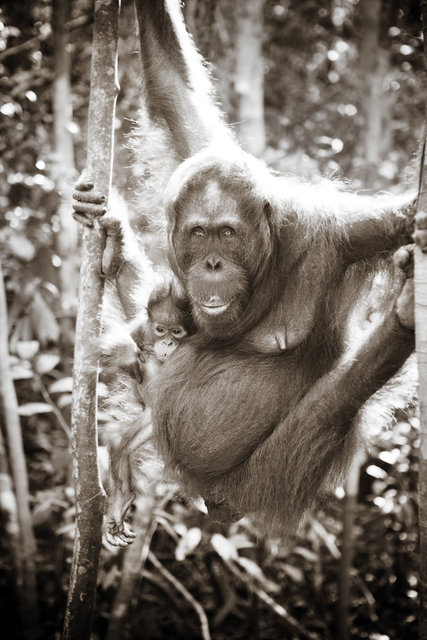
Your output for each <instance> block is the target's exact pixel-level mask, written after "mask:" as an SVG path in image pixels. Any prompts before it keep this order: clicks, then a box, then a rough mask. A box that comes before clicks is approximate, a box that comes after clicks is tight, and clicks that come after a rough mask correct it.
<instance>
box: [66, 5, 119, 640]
mask: <svg viewBox="0 0 427 640" xmlns="http://www.w3.org/2000/svg"><path fill="white" fill-rule="evenodd" d="M118 15H119V0H95V16H94V31H93V49H92V61H91V88H90V99H89V119H88V145H87V176H88V178H90V179H91V180H93V182H94V187H95V189H96V191H98V192H101V193H103V194H105V195H106V196H107V198H108V195H109V191H110V185H111V170H112V158H113V130H114V128H113V124H114V113H115V103H116V97H117V93H118V84H117V70H116V67H117V40H118ZM103 247H104V236H103V233H102V231H101V229H100V228H98V227H96V228H94V229H84V231H83V239H82V263H81V271H80V292H79V308H78V314H77V326H76V341H75V351H74V374H73V407H72V451H73V459H74V465H73V468H74V484H75V490H76V517H77V525H76V538H75V543H74V555H73V564H72V569H71V578H70V588H69V594H68V601H67V607H66V612H65V621H64V633H63V638H64V640H85V639H87V638H89V637H90V631H91V623H92V612H93V602H94V597H95V589H96V580H97V573H98V562H99V552H100V546H101V524H102V517H103V510H104V496H103V491H102V488H101V483H100V478H99V473H98V464H97V429H96V387H97V368H96V363H93V362H90V359H89V358H88V353H89V352H90V351H92V352H93V345H94V343H95V341H96V340H97V339H98V336H99V332H100V316H101V300H102V291H103V283H102V280H101V278H100V277H99V274H100V272H101V259H102V252H103Z"/></svg>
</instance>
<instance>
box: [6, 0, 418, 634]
mask: <svg viewBox="0 0 427 640" xmlns="http://www.w3.org/2000/svg"><path fill="white" fill-rule="evenodd" d="M242 3H243V4H244V0H238V1H237V2H231V1H229V0H206V1H203V0H187V2H186V3H185V6H184V13H185V16H186V20H187V24H188V25H189V27H190V29H191V31H192V33H193V34H194V36H195V40H196V42H197V44H198V47H199V48H200V50H201V51H202V53H203V55H204V56H205V57H206V58H207V59H208V60H209V61H210V62H211V64H212V67H211V72H212V75H213V77H214V78H215V79H216V85H217V88H218V94H219V98H220V101H221V103H222V104H223V105H224V108H225V111H226V117H227V120H228V122H229V123H230V125H231V126H232V127H233V128H234V129H235V131H236V135H238V136H239V135H240V134H241V131H240V128H239V118H240V114H241V110H242V102H243V101H244V99H245V95H247V94H248V93H249V94H250V95H251V94H252V89H253V87H252V85H251V84H250V83H249V84H248V81H247V77H245V76H244V75H243V73H244V71H241V69H242V68H243V67H242V65H241V60H240V57H241V56H242V55H243V56H244V55H247V53H245V49H244V47H243V48H241V47H240V46H237V44H236V43H237V41H238V38H235V37H234V36H235V34H236V32H238V30H239V29H240V28H241V20H242V13H241V9H242V7H241V5H242ZM370 3H371V5H372V4H374V5H377V7H378V9H379V13H378V15H377V18H378V20H377V22H376V23H375V22H374V23H373V22H372V16H370V15H369V7H368V6H367V5H369V4H370ZM60 5H61V3H60V2H59V0H52V1H51V0H32V2H29V1H28V0H22V1H20V2H15V3H11V2H6V3H1V4H0V211H1V215H0V252H1V264H2V268H3V272H4V281H5V286H6V294H7V302H8V323H9V325H8V326H9V328H8V337H9V352H10V366H11V372H12V375H13V379H14V382H15V389H16V394H17V399H18V404H19V416H20V421H21V427H22V435H23V445H24V450H25V455H26V462H27V472H28V477H29V491H30V506H31V514H32V525H33V529H34V532H35V536H36V542H37V552H36V554H35V563H36V571H37V596H38V609H39V611H38V615H39V635H40V637H42V638H46V639H49V638H55V637H58V634H59V633H60V630H61V626H62V616H63V610H64V604H65V599H66V595H67V584H68V580H69V571H70V563H71V557H72V549H73V540H74V524H75V514H74V491H73V488H72V479H71V456H70V440H69V436H70V431H69V430H70V426H69V425H70V403H71V383H72V379H71V368H72V346H73V324H74V319H75V313H76V305H77V296H76V291H77V284H78V283H77V269H78V262H79V253H78V247H77V237H76V236H75V238H73V237H72V236H73V233H74V234H76V233H77V232H76V230H74V231H72V229H71V227H69V226H68V225H67V218H66V216H70V219H71V211H70V208H69V200H67V198H68V195H67V194H68V191H69V188H70V186H71V184H72V182H73V181H74V180H75V179H76V178H77V176H78V174H79V172H80V171H81V170H82V169H83V168H84V166H85V157H86V131H87V111H88V100H89V72H90V56H91V42H92V23H93V7H92V2H91V0H74V2H73V3H65V5H67V6H68V5H69V7H68V8H69V15H67V16H66V20H65V30H64V34H63V40H62V42H59V43H58V41H57V39H56V38H55V37H54V36H57V35H58V30H57V25H56V23H55V22H54V20H55V11H58V8H59V7H60ZM260 7H261V14H262V20H263V21H262V23H261V25H258V27H259V26H261V28H259V29H258V32H259V34H260V38H261V42H260V46H261V50H262V67H261V73H262V80H263V83H261V85H260V86H261V87H263V89H262V92H263V94H262V100H261V103H262V109H263V112H262V113H261V115H260V114H259V110H258V112H257V114H258V115H257V117H258V125H257V126H260V127H261V128H262V131H261V134H262V136H264V137H263V138H262V139H263V140H264V148H263V149H262V156H263V157H264V158H265V159H266V161H267V162H268V163H269V164H271V165H272V166H273V167H274V168H276V169H278V170H280V171H285V172H290V173H296V174H298V175H303V176H307V177H312V176H317V175H324V176H328V177H330V176H334V177H337V178H341V179H343V180H347V179H348V180H350V181H351V183H352V184H353V185H354V186H355V187H356V188H358V189H364V190H369V191H371V190H378V189H389V190H392V191H396V192H399V191H402V190H403V189H405V188H408V186H410V187H414V186H415V187H416V185H417V180H418V165H419V160H418V155H419V147H420V140H421V137H422V127H423V116H424V110H425V102H424V95H423V55H422V38H421V23H420V17H419V12H420V10H419V2H418V1H417V0H382V1H380V0H277V1H276V0H265V2H261V3H260ZM56 15H57V14H56ZM135 25H136V21H135V18H134V14H133V6H132V3H131V2H129V1H127V0H125V1H124V2H123V3H122V16H121V26H120V42H119V83H120V87H121V89H120V94H119V97H118V102H117V111H116V122H115V135H116V147H115V166H114V184H115V186H116V187H117V189H118V190H119V191H120V193H121V195H122V197H123V198H124V200H125V201H126V203H127V206H128V207H129V211H130V213H131V216H132V219H133V221H134V224H135V226H137V227H138V228H139V229H140V230H145V231H147V229H146V228H145V225H146V220H140V219H138V205H137V199H136V197H135V188H136V183H135V182H136V181H135V178H134V176H133V171H132V144H131V142H130V141H131V136H132V129H133V126H134V122H135V120H136V118H137V113H138V105H139V100H140V96H141V89H140V82H139V77H140V73H141V71H140V64H139V54H138V42H137V39H136V37H135V33H136V32H135V29H136V26H135ZM58 47H60V48H61V50H64V51H65V52H66V54H67V56H66V60H65V62H64V65H65V66H64V68H63V69H62V70H60V69H58ZM64 69H65V71H64ZM64 73H65V75H66V77H68V89H67V85H65V87H66V89H62V90H61V91H62V97H63V98H65V100H66V104H65V106H63V107H62V110H63V111H64V110H66V111H67V112H68V113H69V118H68V120H67V121H66V125H65V126H66V136H65V137H66V138H67V139H69V140H71V141H72V145H71V155H70V151H69V150H68V152H67V153H68V154H69V155H68V156H67V160H66V169H67V170H66V180H64V171H65V169H64V165H63V164H62V163H63V161H64V160H63V157H62V156H61V153H62V151H61V148H62V149H63V147H61V142H58V131H57V129H56V128H55V127H57V123H58V117H59V116H58V110H57V109H56V107H55V105H56V102H55V100H57V99H58V95H57V93H55V90H56V88H55V87H56V85H55V83H57V82H58V78H59V77H63V75H61V74H64ZM240 74H242V75H240ZM254 80H255V79H254ZM254 85H255V82H254ZM62 86H64V85H61V87H62ZM68 91H69V93H67V92H68ZM372 92H374V94H372ZM372 95H374V97H375V100H373V99H370V98H372ZM55 96H56V97H55ZM372 140H374V141H379V142H380V143H378V144H375V145H374V146H373V145H372V144H371V142H372ZM248 144H249V143H248ZM368 160H369V161H368ZM64 201H65V203H66V205H65V213H64ZM67 202H68V204H67ZM73 225H74V223H73ZM73 228H74V229H75V227H73ZM148 231H149V230H148ZM73 243H74V244H73ZM64 274H66V275H64ZM65 289H66V290H67V291H65ZM65 294H67V295H65ZM101 391H102V387H101ZM99 417H100V424H101V428H102V423H103V421H104V420H105V419H106V418H107V417H106V416H105V415H103V414H102V412H101V413H100V416H99ZM0 424H1V427H2V429H1V431H0V434H3V437H0V511H1V513H0V522H1V524H2V527H1V530H0V549H1V556H0V598H1V600H2V602H3V605H4V613H3V615H2V618H1V623H0V628H1V635H2V637H3V638H19V637H22V636H21V635H20V622H21V620H20V614H19V608H18V606H17V602H18V600H19V597H18V596H19V593H18V590H17V589H16V588H12V585H18V586H19V581H17V579H16V577H17V576H16V566H15V564H14V557H15V556H16V555H18V556H19V553H20V549H19V548H18V549H16V530H17V529H16V527H17V524H16V504H15V498H14V491H13V486H12V484H11V481H10V475H9V474H10V451H9V447H10V444H8V442H7V439H6V438H5V430H4V429H3V427H4V416H2V418H1V421H0ZM370 428H371V432H372V435H373V443H372V445H371V447H370V450H369V453H368V455H367V456H366V459H365V460H364V461H363V464H362V467H361V476H360V483H359V486H358V491H357V495H358V501H357V507H356V516H355V525H354V528H353V541H354V551H353V553H354V556H353V558H354V559H353V567H352V568H351V570H350V573H349V576H348V579H349V581H350V584H351V603H350V615H349V619H348V625H349V631H350V633H349V637H355V638H370V639H372V640H381V639H382V640H386V639H387V638H390V639H394V638H396V639H403V638H404V639H405V640H411V639H412V638H416V637H417V624H416V619H417V605H418V567H417V564H418V559H417V547H418V532H417V506H416V505H417V497H416V483H417V452H416V448H417V444H418V429H417V428H418V418H417V413H416V408H415V407H410V408H409V409H408V410H407V411H406V412H403V411H402V412H399V413H398V414H397V415H396V419H395V422H394V424H392V425H390V428H389V429H388V430H387V431H386V432H383V433H376V429H375V425H370ZM101 455H102V449H101ZM284 481H286V479H284ZM175 494H176V487H174V486H172V485H170V484H166V483H159V484H158V485H157V486H156V487H155V488H154V489H153V491H152V492H151V493H150V494H148V495H147V496H145V497H143V498H140V499H139V500H138V503H137V505H136V509H135V511H134V514H133V518H134V524H135V527H136V529H137V530H138V531H139V536H138V539H137V542H135V543H134V545H133V547H131V548H130V549H129V551H127V552H126V553H123V552H122V551H117V550H113V549H111V548H107V546H104V547H103V549H102V552H101V562H100V567H101V568H100V574H99V584H98V593H97V601H96V613H95V620H94V631H93V637H94V638H109V640H114V638H129V639H132V638H141V637H143V638H147V639H148V638H166V637H173V638H186V639H188V638H193V637H194V638H197V637H202V636H203V637H205V638H206V637H208V636H207V635H206V634H207V633H210V635H211V637H212V638H218V639H220V638H227V639H230V640H231V639H232V638H254V639H255V638H256V639H258V638H261V639H271V638H284V637H286V638H287V637H289V638H305V637H313V638H322V639H327V638H332V637H334V633H335V631H336V628H337V616H338V615H342V612H341V613H340V614H337V606H338V605H339V589H338V586H337V585H338V580H339V575H340V560H341V551H342V534H343V514H344V510H345V505H346V503H345V501H344V499H343V497H344V491H343V490H342V489H340V490H338V491H337V492H336V494H335V495H333V496H331V498H330V500H328V501H327V502H325V503H324V504H323V505H321V507H320V508H319V509H318V510H317V511H316V512H315V513H314V514H313V517H312V518H310V520H309V521H307V523H306V524H305V526H304V527H303V529H302V530H301V531H300V533H299V535H298V537H297V538H296V540H295V541H293V543H292V544H287V545H284V544H283V543H282V542H280V541H279V540H260V539H259V537H258V535H257V531H256V529H255V528H254V525H253V524H252V523H251V522H250V520H249V519H244V520H243V521H241V522H239V523H237V524H233V525H231V526H225V525H218V524H215V523H213V522H212V521H210V519H209V518H208V517H207V515H206V513H205V512H204V510H203V507H202V506H201V505H188V504H186V503H185V501H183V500H182V499H181V500H178V501H177V500H174V499H173V498H174V496H175ZM341 570H342V569H341ZM123 611H124V612H125V615H123ZM207 626H208V627H209V632H208V631H207ZM118 630H119V631H118Z"/></svg>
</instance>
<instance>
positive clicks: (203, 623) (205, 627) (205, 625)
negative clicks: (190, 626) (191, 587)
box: [148, 551, 211, 640]
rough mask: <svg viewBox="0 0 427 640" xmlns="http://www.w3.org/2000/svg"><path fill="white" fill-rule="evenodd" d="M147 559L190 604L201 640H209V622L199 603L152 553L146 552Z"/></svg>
mask: <svg viewBox="0 0 427 640" xmlns="http://www.w3.org/2000/svg"><path fill="white" fill-rule="evenodd" d="M148 559H149V561H150V562H151V564H152V565H153V566H154V567H155V568H156V569H157V571H158V572H159V573H160V575H161V576H163V578H164V579H165V580H167V581H168V582H170V583H171V584H172V585H173V586H174V587H175V589H176V590H177V591H178V592H179V593H180V594H181V595H182V596H183V597H184V598H185V600H187V602H189V603H190V604H191V606H192V607H193V608H194V610H195V611H196V613H197V615H198V616H199V620H200V627H201V630H202V638H203V640H210V638H211V635H210V633H209V622H208V618H207V616H206V613H205V610H204V609H203V607H202V605H201V604H200V603H199V602H197V600H195V598H193V596H192V595H191V593H190V592H189V591H187V589H186V588H185V587H184V585H183V584H182V583H181V582H179V580H177V579H176V578H175V577H174V576H173V575H172V574H171V573H169V571H168V570H167V569H165V567H164V566H163V565H162V563H161V562H160V560H158V558H157V557H156V556H155V555H154V553H153V552H152V551H149V552H148Z"/></svg>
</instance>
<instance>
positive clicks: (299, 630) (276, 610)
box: [220, 556, 319, 640]
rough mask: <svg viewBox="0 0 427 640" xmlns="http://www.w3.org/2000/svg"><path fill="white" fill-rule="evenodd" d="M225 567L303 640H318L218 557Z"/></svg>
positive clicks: (233, 566)
mask: <svg viewBox="0 0 427 640" xmlns="http://www.w3.org/2000/svg"><path fill="white" fill-rule="evenodd" d="M220 557H221V559H222V561H223V562H224V563H225V565H226V566H227V567H228V568H229V569H230V571H231V573H233V574H234V575H235V576H236V577H237V578H238V579H239V580H240V581H241V582H243V583H244V584H246V586H247V587H248V589H249V590H250V591H251V592H252V593H254V594H255V595H257V596H258V598H259V599H260V600H262V601H263V602H265V604H266V605H268V606H269V607H270V609H272V610H273V611H274V613H276V614H277V615H278V616H280V617H281V618H282V619H283V620H285V622H286V624H287V626H288V627H289V628H290V629H291V630H292V631H294V632H297V633H299V634H300V635H301V636H302V637H303V638H308V639H309V640H319V636H318V635H317V634H313V633H311V632H310V631H308V630H307V629H306V628H305V627H303V626H302V625H301V624H300V623H299V622H298V620H296V619H295V618H294V617H293V616H291V615H290V614H289V613H288V611H287V610H286V609H285V608H284V607H283V606H282V605H281V604H279V603H278V602H276V601H275V600H274V599H273V598H272V597H271V596H269V595H268V593H266V591H264V589H261V588H260V587H257V586H256V585H255V584H254V583H253V582H252V581H250V582H248V580H247V579H246V578H245V575H244V573H243V572H242V571H241V570H240V569H239V568H238V567H236V566H235V565H234V564H233V562H232V561H230V560H227V559H226V558H224V557H222V556H220Z"/></svg>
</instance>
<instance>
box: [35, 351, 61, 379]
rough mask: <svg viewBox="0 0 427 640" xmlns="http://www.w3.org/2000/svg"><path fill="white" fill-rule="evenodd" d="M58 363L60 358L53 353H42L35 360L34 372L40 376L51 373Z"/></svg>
mask: <svg viewBox="0 0 427 640" xmlns="http://www.w3.org/2000/svg"><path fill="white" fill-rule="evenodd" d="M59 362H60V357H59V356H58V355H56V354H55V353H43V354H42V355H40V356H39V357H38V358H37V361H36V371H37V373H39V374H40V375H43V374H44V373H48V372H49V371H52V369H54V368H55V367H56V365H57V364H59Z"/></svg>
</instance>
